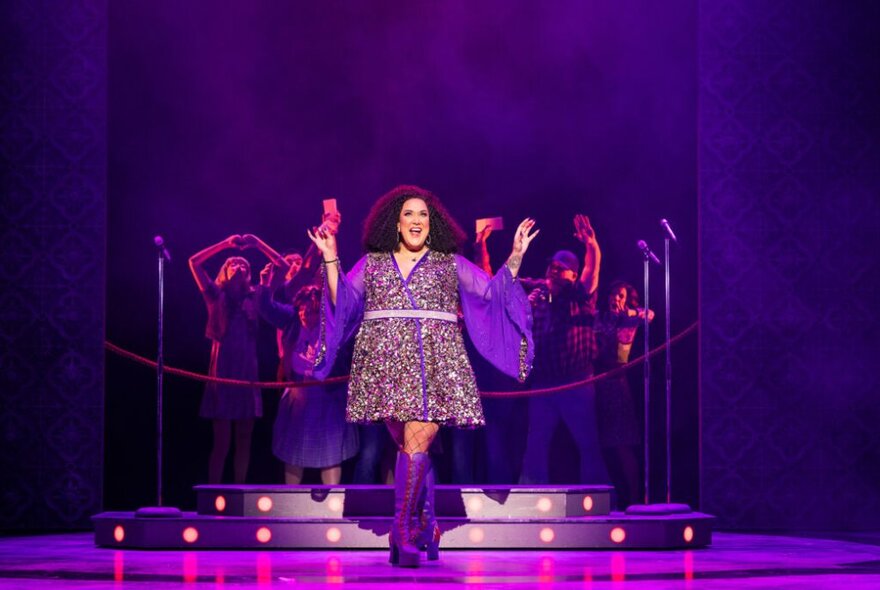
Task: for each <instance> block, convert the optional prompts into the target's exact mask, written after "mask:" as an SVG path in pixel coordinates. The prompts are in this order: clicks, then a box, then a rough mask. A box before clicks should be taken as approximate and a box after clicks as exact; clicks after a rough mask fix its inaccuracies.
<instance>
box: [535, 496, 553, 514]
mask: <svg viewBox="0 0 880 590" xmlns="http://www.w3.org/2000/svg"><path fill="white" fill-rule="evenodd" d="M551 508H553V501H552V500H551V499H550V498H539V499H538V510H540V511H541V512H550V509H551Z"/></svg>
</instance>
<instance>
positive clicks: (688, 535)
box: [682, 526, 694, 543]
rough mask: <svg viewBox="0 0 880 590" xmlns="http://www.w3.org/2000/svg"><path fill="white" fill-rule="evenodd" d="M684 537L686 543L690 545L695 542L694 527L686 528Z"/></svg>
mask: <svg viewBox="0 0 880 590" xmlns="http://www.w3.org/2000/svg"><path fill="white" fill-rule="evenodd" d="M682 536H683V537H684V542H685V543H690V542H691V541H693V540H694V529H693V527H690V526H686V527H684V533H682Z"/></svg>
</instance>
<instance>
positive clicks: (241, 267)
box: [225, 257, 251, 284]
mask: <svg viewBox="0 0 880 590" xmlns="http://www.w3.org/2000/svg"><path fill="white" fill-rule="evenodd" d="M225 272H226V281H227V282H229V283H233V284H236V283H242V284H245V283H249V282H250V280H251V266H250V265H249V264H248V262H247V260H245V259H244V258H239V257H235V258H230V259H228V260H227V261H226V269H225Z"/></svg>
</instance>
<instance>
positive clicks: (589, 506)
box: [584, 496, 593, 512]
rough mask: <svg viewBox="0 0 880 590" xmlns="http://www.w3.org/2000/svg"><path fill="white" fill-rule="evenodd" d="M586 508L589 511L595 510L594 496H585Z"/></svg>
mask: <svg viewBox="0 0 880 590" xmlns="http://www.w3.org/2000/svg"><path fill="white" fill-rule="evenodd" d="M584 510H585V511H587V512H592V511H593V496H584Z"/></svg>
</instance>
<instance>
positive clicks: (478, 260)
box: [474, 224, 492, 276]
mask: <svg viewBox="0 0 880 590" xmlns="http://www.w3.org/2000/svg"><path fill="white" fill-rule="evenodd" d="M490 235H492V225H491V224H487V225H486V227H484V228H483V230H482V231H481V232H480V233H478V234H477V237H476V240H474V264H476V265H477V266H478V267H480V268H481V269H482V270H483V272H484V273H486V274H487V275H489V276H492V263H491V260H490V259H489V248H488V247H487V246H486V240H488V239H489V236H490Z"/></svg>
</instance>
